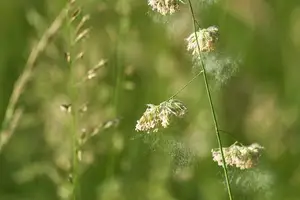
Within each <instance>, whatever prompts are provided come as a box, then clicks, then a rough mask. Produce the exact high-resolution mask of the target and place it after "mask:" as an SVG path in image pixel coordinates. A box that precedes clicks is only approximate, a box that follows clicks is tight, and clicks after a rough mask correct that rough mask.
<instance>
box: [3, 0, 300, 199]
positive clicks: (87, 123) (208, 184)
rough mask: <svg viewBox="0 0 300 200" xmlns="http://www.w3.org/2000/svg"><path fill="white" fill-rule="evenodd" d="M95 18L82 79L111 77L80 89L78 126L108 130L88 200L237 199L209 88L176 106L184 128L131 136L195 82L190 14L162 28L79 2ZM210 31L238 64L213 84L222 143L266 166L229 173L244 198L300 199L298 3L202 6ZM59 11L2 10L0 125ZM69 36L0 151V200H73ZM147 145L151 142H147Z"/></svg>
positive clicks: (92, 170) (142, 17)
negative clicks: (214, 154)
mask: <svg viewBox="0 0 300 200" xmlns="http://www.w3.org/2000/svg"><path fill="white" fill-rule="evenodd" d="M79 3H81V4H82V9H83V12H84V13H86V14H89V15H90V17H91V20H90V21H89V22H88V26H90V27H91V32H90V37H89V38H88V39H87V40H86V41H85V43H83V45H82V46H81V47H80V48H81V49H82V50H83V51H84V52H85V57H84V59H83V61H82V62H80V64H78V65H77V66H76V67H77V69H76V70H78V74H79V75H80V74H84V73H85V72H87V71H88V70H89V69H90V68H92V67H93V65H95V64H96V63H97V62H98V61H99V60H101V59H106V60H107V65H106V66H105V67H103V68H101V69H100V71H99V73H98V74H97V76H96V78H95V79H92V80H91V81H89V82H85V83H84V84H83V85H81V87H80V89H79V91H78V92H79V94H80V102H82V103H86V102H88V110H87V112H86V113H84V114H82V115H81V116H80V124H79V126H80V127H81V128H82V129H87V130H90V129H92V128H93V127H95V126H97V125H99V124H101V123H104V122H106V121H108V120H113V119H120V122H119V124H118V126H116V127H111V128H108V129H106V130H103V131H100V133H99V134H97V135H96V136H95V137H94V138H93V139H92V140H90V141H89V142H88V143H87V144H86V145H85V146H84V148H83V150H82V152H83V158H82V162H81V164H80V188H81V191H80V192H81V199H88V200H89V199H103V200H119V199H120V200H122V199H128V200H139V199H149V200H150V199H151V200H168V199H170V200H175V199H178V200H194V199H205V200H206V199H207V200H210V199H211V200H215V199H227V195H226V190H225V186H224V183H223V175H222V169H221V168H220V167H218V166H217V164H216V163H213V162H212V158H211V153H210V151H211V149H212V148H216V147H217V143H216V139H215V134H214V129H213V124H212V120H211V113H210V110H209V105H208V101H207V98H206V94H205V90H204V89H205V88H204V84H203V80H202V78H201V77H199V78H198V79H197V80H196V81H194V82H193V83H192V84H191V85H190V86H189V87H187V88H186V89H185V90H184V91H183V92H182V93H180V94H179V96H178V98H179V99H180V100H182V101H183V102H184V103H185V104H186V106H187V107H188V109H189V113H188V116H187V117H186V118H184V119H183V120H182V121H180V123H178V124H176V126H173V127H171V128H170V129H168V130H166V131H164V132H162V133H157V134H155V135H153V136H151V135H150V136H143V133H136V132H135V131H134V128H135V124H136V120H138V119H139V118H140V116H141V115H142V113H143V112H144V110H145V109H146V104H148V103H153V104H159V103H160V102H162V101H164V100H166V99H168V97H170V96H171V95H172V94H174V93H175V92H176V91H177V90H178V89H179V88H181V87H182V86H183V85H184V84H185V83H186V82H188V81H189V80H190V79H191V78H192V77H193V75H194V74H193V63H192V60H191V57H190V55H189V54H188V53H187V52H186V47H185V45H186V43H185V41H184V39H185V38H186V37H187V36H188V35H189V34H190V33H191V32H192V31H193V28H192V21H191V16H190V14H189V10H188V6H185V5H181V9H180V11H179V12H178V13H175V14H174V15H172V16H168V17H162V16H159V15H158V14H156V13H154V12H152V11H151V9H150V8H149V7H148V6H147V1H146V0H143V1H140V0H114V1H108V0H106V1H105V0H88V1H83V0H82V1H79ZM193 3H194V5H195V10H196V12H197V17H198V19H199V23H200V24H201V25H202V26H203V27H207V26H210V25H217V26H218V27H219V30H220V43H221V46H222V51H223V52H224V53H226V55H229V56H230V58H232V59H233V60H235V59H241V62H240V64H239V67H238V70H237V72H235V73H234V74H228V78H229V79H228V80H227V81H226V83H222V84H221V85H220V84H217V83H216V78H217V77H211V79H210V83H211V86H212V89H213V90H212V91H213V100H214V103H215V104H216V107H217V115H218V120H219V122H220V126H221V128H222V130H226V131H227V132H230V135H228V134H225V133H224V134H223V135H222V138H223V141H224V142H223V143H224V145H226V146H229V145H231V144H232V143H234V141H236V140H238V141H240V142H242V143H243V144H247V145H248V144H251V143H253V142H258V143H259V144H261V145H263V146H264V147H265V152H264V154H263V157H262V158H261V163H260V165H259V166H258V167H257V168H256V169H254V170H249V171H237V170H234V169H231V170H230V176H231V182H232V184H233V194H234V197H235V199H273V200H275V199H280V200H282V199H285V200H296V199H299V197H300V191H299V188H300V160H299V158H300V145H299V143H300V134H299V130H300V123H299V111H300V110H299V109H300V106H299V105H300V93H299V92H298V90H299V86H300V81H299V77H298V75H299V73H300V68H299V63H300V57H299V55H300V2H299V1H297V0H290V1H281V0H273V1H264V0H243V1H239V0H227V1H223V2H217V3H214V2H213V1H204V0H201V1H200V0H199V1H196V0H195V1H193ZM64 4H65V3H64V2H63V1H59V0H51V1H50V0H27V1H1V2H0V70H1V71H0V82H1V83H0V87H1V89H0V121H3V118H4V114H5V110H6V108H7V104H8V100H9V97H10V95H11V93H12V90H13V86H14V83H15V82H16V80H17V78H18V77H19V76H20V74H21V73H22V70H23V68H24V66H25V63H26V60H27V58H28V55H29V53H30V51H31V50H32V48H33V45H34V44H36V42H37V41H38V39H39V38H41V36H42V34H43V32H44V31H45V30H46V29H47V28H48V27H49V25H50V24H51V23H52V21H53V20H54V19H55V17H56V16H57V15H58V13H59V12H60V11H61V9H62V8H63V6H64ZM65 43H66V38H65V37H64V33H63V27H62V30H60V31H59V32H58V33H57V34H56V35H55V36H54V38H53V39H52V40H51V42H50V43H49V44H48V45H47V48H46V49H45V51H44V52H43V53H42V54H41V55H40V56H39V58H38V61H37V64H36V66H35V67H34V70H33V73H32V76H31V79H30V81H29V83H28V84H27V86H26V88H25V90H24V92H23V93H22V96H21V97H20V99H19V102H18V108H22V109H23V115H22V117H21V119H20V121H19V123H18V126H17V128H16V130H15V131H14V133H13V135H12V137H11V139H10V140H9V141H8V142H7V144H5V146H3V148H2V149H1V152H0V199H1V200H2V199H3V200H27V199H28V200H29V199H30V200H32V199H36V200H40V199H45V200H47V199H49V200H53V199H66V197H65V196H66V195H67V194H68V187H69V184H68V174H69V169H70V163H69V158H70V151H71V148H70V145H71V141H70V137H69V129H68V123H69V122H68V120H69V116H68V114H67V113H63V112H61V110H60V105H62V104H66V103H70V99H69V97H68V87H69V86H68V84H67V81H66V80H68V79H69V75H70V73H69V69H68V68H67V65H66V63H65V58H64V52H65ZM141 135H142V136H141Z"/></svg>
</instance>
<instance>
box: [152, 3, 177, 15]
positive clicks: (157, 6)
mask: <svg viewBox="0 0 300 200" xmlns="http://www.w3.org/2000/svg"><path fill="white" fill-rule="evenodd" d="M148 5H149V6H151V8H152V10H154V11H157V12H159V13H160V14H162V15H167V14H173V13H175V12H176V11H177V10H179V2H178V0H148Z"/></svg>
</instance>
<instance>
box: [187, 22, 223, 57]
mask: <svg viewBox="0 0 300 200" xmlns="http://www.w3.org/2000/svg"><path fill="white" fill-rule="evenodd" d="M197 39H198V44H199V48H198V44H197ZM218 40H219V29H218V28H217V27H216V26H210V27H208V28H206V29H200V30H199V31H197V32H196V33H192V34H191V35H190V36H189V37H188V38H186V41H187V43H188V44H187V50H188V51H191V52H192V55H193V56H198V55H199V53H201V52H211V51H214V50H215V48H216V44H217V41H218ZM199 50H200V52H199Z"/></svg>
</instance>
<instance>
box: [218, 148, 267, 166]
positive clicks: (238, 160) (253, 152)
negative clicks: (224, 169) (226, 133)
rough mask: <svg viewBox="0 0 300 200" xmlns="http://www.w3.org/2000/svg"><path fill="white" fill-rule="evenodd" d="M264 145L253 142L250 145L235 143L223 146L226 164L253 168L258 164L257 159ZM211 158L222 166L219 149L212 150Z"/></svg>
mask: <svg viewBox="0 0 300 200" xmlns="http://www.w3.org/2000/svg"><path fill="white" fill-rule="evenodd" d="M263 149H264V147H262V146H261V145H259V144H257V143H254V144H251V145H250V146H242V145H238V144H237V143H235V144H233V145H231V146H230V147H224V148H223V153H224V157H225V161H226V165H229V166H233V167H236V168H240V169H249V168H253V167H255V166H256V165H257V164H258V159H259V157H260V156H261V153H262V150H263ZM212 156H213V160H214V161H215V162H217V163H218V165H219V166H223V160H222V155H221V151H220V149H219V148H218V149H213V150H212Z"/></svg>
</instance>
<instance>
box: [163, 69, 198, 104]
mask: <svg viewBox="0 0 300 200" xmlns="http://www.w3.org/2000/svg"><path fill="white" fill-rule="evenodd" d="M202 72H203V71H202V70H201V71H200V72H199V73H197V74H196V75H195V76H194V77H193V78H192V79H191V80H189V82H187V83H186V84H185V85H184V86H183V87H182V88H180V89H179V90H178V91H177V92H176V93H175V94H173V95H172V96H171V97H170V98H169V99H168V100H170V99H173V98H174V97H176V96H177V95H178V94H179V93H180V92H182V90H184V89H185V88H186V87H187V86H189V84H191V83H192V82H193V81H194V80H195V79H196V78H197V77H198V76H199V75H200V74H201V73H202Z"/></svg>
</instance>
